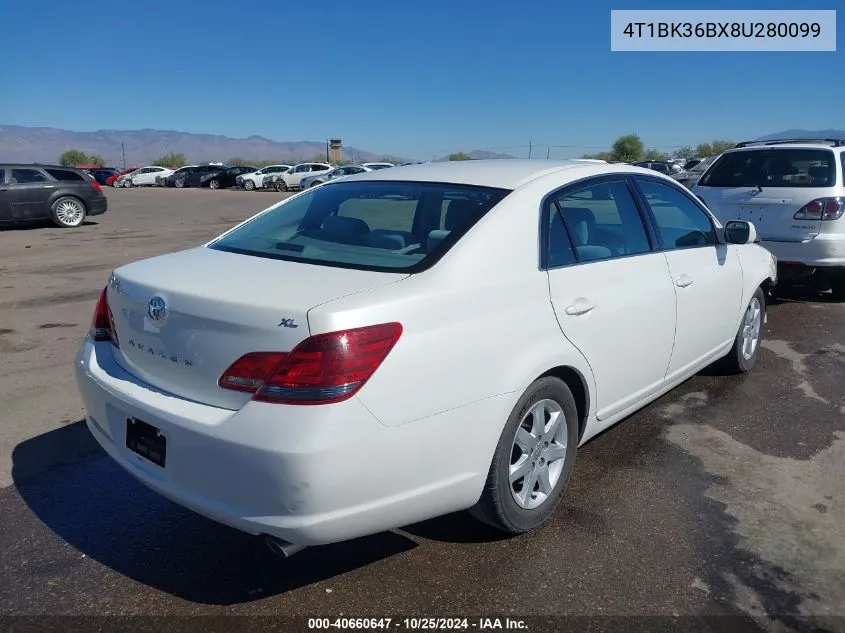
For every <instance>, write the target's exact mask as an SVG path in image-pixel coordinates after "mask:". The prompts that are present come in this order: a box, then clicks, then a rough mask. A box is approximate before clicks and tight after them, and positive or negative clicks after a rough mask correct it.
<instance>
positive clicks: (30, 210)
mask: <svg viewBox="0 0 845 633" xmlns="http://www.w3.org/2000/svg"><path fill="white" fill-rule="evenodd" d="M10 171H11V173H10V178H9V181H8V185H7V186H8V188H9V191H8V194H9V202H10V204H11V216H12V219H13V220H34V219H41V218H46V217H48V216H49V215H50V208H49V205H48V204H47V203H48V201H49V199H50V195H51V194H52V193H53V191H54V190H55V189H56V187H57V186H58V185H57V183H56V181H55V180H53V179H52V178H50V177H49V176H48V175H47V174H45V173H44V172H43V171H41V170H40V169H35V168H30V167H17V168H12V169H11V170H10Z"/></svg>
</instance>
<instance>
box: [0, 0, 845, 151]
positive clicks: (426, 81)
mask: <svg viewBox="0 0 845 633" xmlns="http://www.w3.org/2000/svg"><path fill="white" fill-rule="evenodd" d="M801 4H802V5H803V6H801V8H806V9H836V8H839V9H840V11H839V14H838V15H837V21H838V25H837V26H838V30H839V31H840V32H842V31H843V16H845V10H842V6H839V7H837V5H839V4H841V0H826V1H820V2H809V1H808V2H806V3H801ZM106 7H112V8H111V9H110V10H106ZM611 8H614V9H678V8H684V9H695V8H701V9H731V8H735V9H740V8H741V9H795V8H798V5H796V3H795V2H781V1H779V0H770V1H768V2H756V1H745V2H743V1H742V0H733V2H731V1H719V0H708V1H707V2H704V3H701V4H699V5H693V6H686V5H685V6H683V7H679V6H678V4H677V2H674V1H673V2H665V1H660V2H656V1H651V2H642V3H639V2H637V3H632V2H630V1H623V0H617V1H616V2H614V3H610V2H605V1H602V0H591V1H589V2H583V1H574V0H573V1H567V0H553V1H548V0H535V1H534V2H525V3H520V4H518V3H516V2H513V1H511V2H504V1H503V0H486V1H480V0H423V1H421V2H414V1H412V0H390V1H386V0H367V1H366V2H338V1H337V0H323V1H322V2H313V3H312V2H276V1H275V0H272V1H269V2H234V1H232V0H229V1H228V2H227V1H223V0H204V1H203V2H191V1H188V0H184V1H180V0H169V1H153V0H148V1H146V2H142V3H129V4H126V3H117V4H114V3H104V2H84V1H81V2H67V0H42V1H41V2H39V3H37V10H36V7H35V5H33V6H30V3H26V2H19V3H13V4H11V5H10V6H9V7H6V8H5V9H4V12H3V14H4V15H3V22H4V26H5V27H6V28H5V29H4V35H3V37H2V38H0V53H2V54H3V58H4V60H5V62H6V63H5V64H4V68H5V70H4V72H3V75H2V76H3V84H2V86H3V87H2V90H0V124H7V125H29V126H49V127H59V128H65V129H71V130H78V131H91V130H97V129H140V128H154V129H171V130H180V131H186V132H198V133H212V134H224V135H227V136H234V137H246V136H250V135H253V134H255V135H260V136H265V137H268V138H271V139H274V140H280V141H294V140H317V141H320V140H324V139H325V138H326V137H328V136H340V137H341V138H342V139H343V141H344V144H345V145H347V146H355V147H358V148H361V149H366V150H371V151H374V152H380V153H386V154H387V153H389V154H396V155H400V156H404V157H416V158H421V159H427V158H430V157H431V156H432V155H442V154H445V153H448V152H451V151H469V150H473V149H493V150H497V151H504V152H508V153H511V154H515V155H518V156H525V155H527V151H528V148H527V145H528V143H529V142H532V143H533V144H534V146H535V147H536V148H539V149H538V150H535V151H540V152H542V153H543V154H545V151H546V146H547V145H558V146H562V145H569V146H577V147H574V148H555V149H553V150H552V154H551V156H552V157H555V158H563V157H568V156H577V155H580V154H582V153H584V152H593V151H598V150H599V149H602V148H604V147H606V146H608V145H609V144H611V143H612V142H613V140H614V139H615V138H616V137H617V136H619V135H620V134H626V133H637V134H639V135H640V136H641V137H642V138H643V141H644V142H645V143H646V145H647V146H649V147H660V148H666V147H669V146H673V145H679V144H691V145H695V144H696V143H699V142H706V141H709V140H712V139H714V138H728V139H732V140H741V139H744V138H754V137H757V136H760V135H763V134H767V133H771V132H777V131H781V130H784V129H789V128H808V129H822V128H838V129H842V128H845V108H843V104H845V81H843V80H842V78H843V76H845V43H843V42H842V38H841V37H840V38H839V45H838V49H839V50H838V51H837V52H835V53H807V52H792V53H785V52H781V53H771V52H770V53H620V52H611V51H610V34H609V29H610V9H611ZM12 26H13V28H10V27H12ZM270 69H273V70H272V72H271V73H269V72H268V71H269V70H270ZM270 75H272V78H270V79H268V76H270ZM0 149H2V148H0Z"/></svg>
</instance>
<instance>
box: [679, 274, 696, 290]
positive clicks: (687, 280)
mask: <svg viewBox="0 0 845 633" xmlns="http://www.w3.org/2000/svg"><path fill="white" fill-rule="evenodd" d="M693 281H694V280H693V278H692V277H690V276H689V275H681V276H680V277H678V278H677V279H676V280H675V285H676V286H678V288H686V287H687V286H691V285H692V282H693Z"/></svg>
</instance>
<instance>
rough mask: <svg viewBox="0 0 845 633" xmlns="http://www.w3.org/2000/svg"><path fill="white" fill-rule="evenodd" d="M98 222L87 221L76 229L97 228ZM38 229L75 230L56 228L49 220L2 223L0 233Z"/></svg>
mask: <svg viewBox="0 0 845 633" xmlns="http://www.w3.org/2000/svg"><path fill="white" fill-rule="evenodd" d="M97 224H98V222H94V221H93V220H85V221H84V222H83V223H82V224H80V225H79V226H78V227H76V228H80V227H83V226H97ZM36 229H55V230H57V231H67V230H73V229H63V228H61V227H59V226H56V225H55V224H53V223H52V222H50V221H49V220H37V221H35V220H33V221H32V222H15V223H14V224H3V223H0V233H2V232H4V231H8V232H12V231H34V230H36Z"/></svg>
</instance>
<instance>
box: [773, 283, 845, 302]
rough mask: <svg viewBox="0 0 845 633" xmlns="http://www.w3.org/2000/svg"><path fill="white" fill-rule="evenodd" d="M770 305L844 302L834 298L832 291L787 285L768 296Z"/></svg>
mask: <svg viewBox="0 0 845 633" xmlns="http://www.w3.org/2000/svg"><path fill="white" fill-rule="evenodd" d="M766 302H767V303H768V305H770V306H776V305H781V304H784V303H795V302H800V303H843V301H841V300H840V299H836V298H834V296H833V295H832V294H831V293H830V291H825V292H822V291H820V290H815V289H813V288H807V287H804V286H786V287H785V288H780V289H778V291H777V293H776V295H774V296H772V295H769V296H768V297H766Z"/></svg>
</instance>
